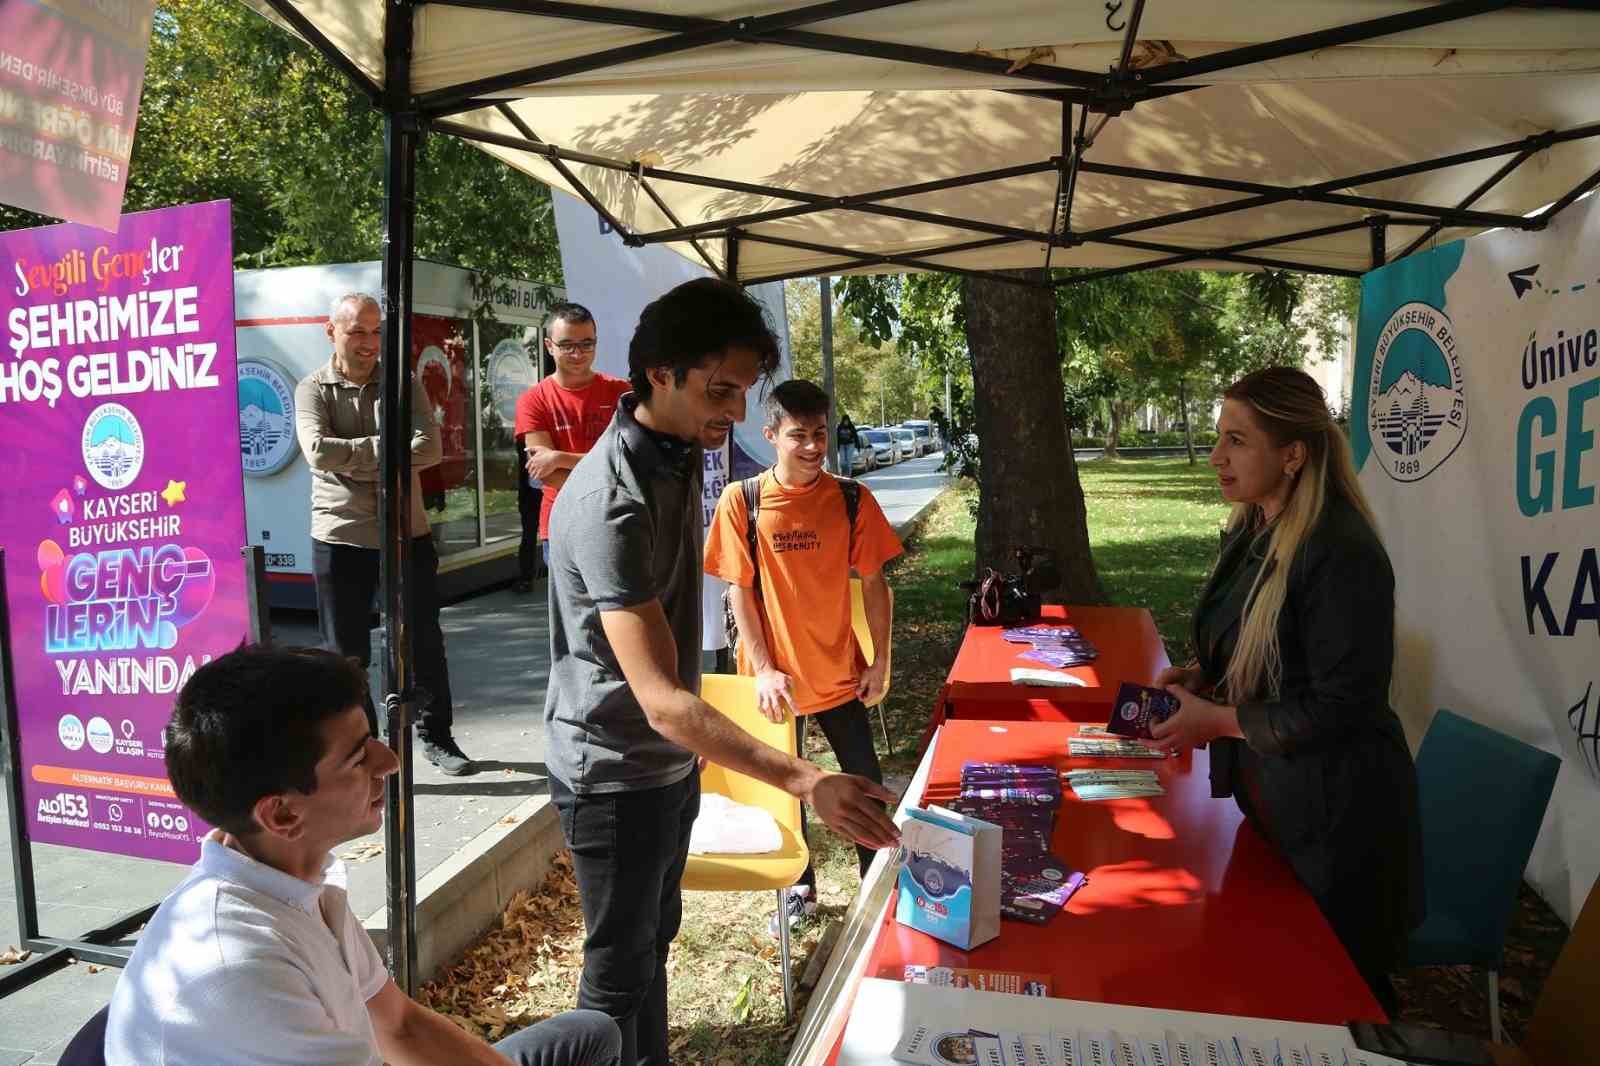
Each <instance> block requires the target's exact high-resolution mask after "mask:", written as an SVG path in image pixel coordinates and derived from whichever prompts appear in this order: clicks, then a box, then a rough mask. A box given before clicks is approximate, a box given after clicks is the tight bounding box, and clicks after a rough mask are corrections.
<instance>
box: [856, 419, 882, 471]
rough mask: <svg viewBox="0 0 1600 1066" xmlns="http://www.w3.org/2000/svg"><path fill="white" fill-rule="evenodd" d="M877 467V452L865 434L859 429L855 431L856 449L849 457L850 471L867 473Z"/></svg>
mask: <svg viewBox="0 0 1600 1066" xmlns="http://www.w3.org/2000/svg"><path fill="white" fill-rule="evenodd" d="M876 469H878V453H877V450H876V449H875V448H873V446H872V442H871V441H869V440H867V435H866V434H865V433H862V432H861V431H860V430H857V431H856V451H855V455H853V456H852V457H851V459H850V473H852V474H869V473H871V472H872V471H874V470H876Z"/></svg>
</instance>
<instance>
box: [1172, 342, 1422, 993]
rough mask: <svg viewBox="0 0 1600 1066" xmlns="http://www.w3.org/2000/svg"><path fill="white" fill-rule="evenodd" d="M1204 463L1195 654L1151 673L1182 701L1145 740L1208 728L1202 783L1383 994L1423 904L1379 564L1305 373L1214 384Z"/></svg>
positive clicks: (1345, 464) (1373, 533)
mask: <svg viewBox="0 0 1600 1066" xmlns="http://www.w3.org/2000/svg"><path fill="white" fill-rule="evenodd" d="M1211 465H1212V466H1213V467H1214V468H1215V469H1216V471H1217V480H1218V482H1219V483H1220V485H1221V488H1222V496H1223V498H1224V499H1225V500H1227V501H1228V502H1229V503H1231V504H1233V513H1232V515H1231V517H1230V518H1229V520H1228V525H1227V529H1226V531H1225V532H1224V534H1223V538H1222V549H1221V552H1220V554H1219V555H1218V558H1217V565H1216V569H1215V570H1214V571H1213V572H1212V575H1211V580H1210V582H1208V583H1207V585H1206V588H1205V591H1204V593H1202V595H1201V597H1200V603H1199V605H1198V607H1197V608H1196V611H1195V618H1194V646H1195V649H1196V653H1197V654H1196V659H1195V661H1194V662H1193V663H1192V664H1191V665H1189V666H1182V667H1172V668H1170V669H1167V670H1165V671H1163V672H1162V673H1161V675H1160V676H1159V677H1158V678H1157V679H1156V683H1157V684H1159V685H1164V686H1166V688H1167V690H1168V691H1169V692H1171V693H1172V694H1173V695H1175V696H1177V697H1178V698H1179V700H1180V701H1181V706H1180V709H1179V710H1178V712H1177V713H1176V714H1174V715H1173V716H1172V717H1171V718H1169V719H1168V720H1167V721H1166V722H1164V723H1162V724H1160V725H1159V726H1157V727H1156V729H1155V730H1154V732H1155V734H1156V739H1157V741H1158V742H1159V743H1160V744H1161V745H1162V746H1163V747H1165V748H1167V749H1168V750H1172V751H1185V750H1187V749H1189V748H1194V747H1199V746H1201V745H1206V744H1209V745H1210V748H1211V785H1212V788H1211V791H1212V795H1214V796H1218V797H1223V796H1229V795H1231V796H1233V797H1234V799H1235V800H1236V802H1237V803H1238V804H1239V808H1240V809H1241V810H1242V811H1243V812H1244V814H1245V817H1246V818H1247V819H1248V820H1249V821H1250V823H1251V824H1252V825H1254V826H1255V827H1256V828H1257V829H1258V830H1260V831H1261V833H1262V834H1263V835H1264V836H1265V837H1266V838H1267V839H1268V840H1269V841H1271V842H1272V843H1273V844H1274V845H1275V846H1276V847H1277V848H1278V849H1279V851H1281V852H1282V853H1283V855H1284V857H1285V858H1286V859H1287V860H1288V861H1289V863H1290V865H1291V866H1292V867H1293V868H1294V871H1295V874H1296V875H1297V876H1298V877H1299V879H1300V881H1301V883H1302V884H1304V885H1305V886H1306V888H1307V889H1308V890H1309V891H1310V892H1311V894H1312V896H1313V897H1315V899H1316V901H1317V904H1318V906H1319V907H1321V909H1322V913H1323V914H1324V915H1325V916H1326V917H1327V919H1328V922H1329V924H1330V925H1332V927H1333V930H1334V932H1335V933H1336V934H1337V935H1338V937H1339V939H1340V941H1341V942H1343V944H1344V946H1345V948H1346V950H1347V951H1349V953H1350V957H1351V959H1352V960H1353V961H1354V962H1355V964H1356V967H1357V969H1359V970H1360V971H1361V974H1362V976H1363V977H1364V978H1365V979H1366V981H1367V983H1368V984H1369V985H1370V986H1372V989H1373V992H1374V993H1375V994H1376V995H1377V997H1378V999H1379V1000H1380V1002H1382V1003H1383V1005H1384V1007H1385V1008H1386V1009H1389V1010H1392V1009H1393V1007H1394V1005H1395V1000H1394V992H1393V989H1392V987H1391V986H1390V984H1389V980H1388V976H1387V975H1388V972H1389V971H1390V970H1391V969H1392V968H1393V967H1394V965H1395V964H1396V963H1397V962H1398V961H1399V959H1400V958H1401V953H1402V951H1403V949H1404V946H1405V939H1406V934H1407V932H1408V931H1409V930H1410V929H1411V928H1412V927H1413V926H1415V925H1416V924H1417V922H1419V921H1420V920H1421V918H1422V907H1423V896H1422V861H1421V860H1422V852H1421V837H1420V832H1419V828H1418V817H1417V783H1416V768H1415V766H1414V765H1413V763H1412V761H1411V752H1410V749H1409V748H1408V747H1407V746H1406V740H1405V735H1404V733H1403V732H1402V731H1401V728H1400V721H1399V719H1398V718H1397V717H1396V716H1395V713H1394V711H1393V710H1392V709H1391V708H1390V706H1389V678H1390V672H1391V669H1392V664H1393V660H1394V571H1393V570H1392V569H1391V568H1390V565H1389V557H1388V555H1387V553H1385V551H1384V549H1383V543H1382V541H1381V540H1379V538H1378V533H1377V530H1376V528H1375V526H1374V523H1373V519H1372V512H1371V511H1370V510H1369V509H1368V507H1367V503H1366V500H1365V499H1364V498H1363V497H1362V494H1361V488H1360V486H1359V485H1358V484H1357V483H1356V476H1355V468H1354V466H1353V464H1352V463H1351V460H1350V449H1349V445H1348V444H1347V443H1346V441H1345V439H1344V434H1343V433H1342V431H1341V430H1340V428H1339V427H1338V425H1337V424H1336V423H1335V422H1334V421H1333V419H1332V417H1331V416H1330V415H1329V413H1328V407H1327V403H1326V401H1325V400H1324V398H1323V395H1322V390H1321V389H1320V388H1319V387H1318V386H1317V384H1316V382H1315V381H1313V380H1312V379H1311V377H1310V376H1309V375H1307V374H1305V373H1303V372H1302V371H1299V370H1288V369H1283V368H1274V369H1269V370H1261V371H1258V372H1256V373H1254V374H1251V375H1249V376H1248V377H1245V378H1242V379H1240V380H1239V381H1238V382H1236V383H1235V384H1234V385H1233V386H1232V387H1231V388H1229V389H1228V390H1227V391H1226V392H1225V393H1224V399H1223V402H1222V414H1221V416H1220V417H1219V418H1218V420H1217V446H1216V449H1215V450H1214V451H1213V452H1212V453H1211Z"/></svg>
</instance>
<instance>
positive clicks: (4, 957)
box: [0, 945, 33, 966]
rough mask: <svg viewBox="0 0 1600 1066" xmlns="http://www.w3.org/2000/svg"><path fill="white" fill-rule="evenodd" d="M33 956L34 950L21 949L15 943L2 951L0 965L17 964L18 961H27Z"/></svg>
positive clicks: (0, 952)
mask: <svg viewBox="0 0 1600 1066" xmlns="http://www.w3.org/2000/svg"><path fill="white" fill-rule="evenodd" d="M31 958H33V952H31V951H28V950H27V949H25V948H24V949H20V950H19V949H18V948H17V947H15V946H14V945H13V946H8V947H7V948H6V949H5V950H4V951H0V966H15V965H16V964H17V963H19V962H27V961H28V960H29V959H31Z"/></svg>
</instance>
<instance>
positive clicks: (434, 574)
mask: <svg viewBox="0 0 1600 1066" xmlns="http://www.w3.org/2000/svg"><path fill="white" fill-rule="evenodd" d="M311 569H312V575H313V577H314V578H315V579H316V584H317V623H318V625H319V626H320V627H321V629H322V646H323V647H324V648H327V649H328V650H329V651H336V652H338V653H340V654H341V655H347V656H349V657H350V658H352V659H358V660H360V662H361V665H362V666H370V665H372V597H373V595H374V594H375V593H376V592H377V591H378V577H379V570H378V551H377V549H376V548H357V547H353V546H351V545H349V544H327V543H324V542H323V541H320V540H313V541H312V542H311ZM406 600H407V604H408V605H409V607H410V614H411V618H410V622H411V641H412V656H413V658H414V661H415V662H416V671H417V673H416V682H417V685H418V686H419V687H421V688H424V689H427V690H428V695H429V696H430V697H431V698H430V699H429V700H428V701H427V704H426V706H424V708H423V710H422V713H421V715H420V718H419V721H418V723H417V732H418V734H419V735H421V736H422V737H423V738H425V739H443V738H445V737H448V736H449V735H450V723H451V721H452V719H453V718H454V708H453V706H452V704H451V701H450V666H449V664H448V663H447V662H446V661H445V651H444V631H443V630H442V629H440V628H439V606H440V605H439V553H438V552H437V551H435V550H434V547H433V538H432V537H414V538H412V541H411V574H410V580H408V581H407V582H406ZM367 718H368V721H369V724H371V726H372V731H373V732H374V733H376V732H378V721H377V716H376V714H375V713H374V712H373V708H372V706H371V702H370V699H369V702H368V706H367Z"/></svg>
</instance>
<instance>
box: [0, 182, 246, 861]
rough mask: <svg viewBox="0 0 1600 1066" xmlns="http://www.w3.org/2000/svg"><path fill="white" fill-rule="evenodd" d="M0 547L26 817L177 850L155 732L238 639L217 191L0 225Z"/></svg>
mask: <svg viewBox="0 0 1600 1066" xmlns="http://www.w3.org/2000/svg"><path fill="white" fill-rule="evenodd" d="M0 271H3V272H4V280H3V281H0V319H3V320H4V322H5V329H6V345H7V348H8V349H9V350H8V351H5V352H0V440H3V441H5V442H6V446H5V447H4V448H0V545H3V546H4V547H5V554H6V596H7V604H6V606H7V612H8V615H9V618H10V634H9V638H8V639H9V641H10V648H11V662H12V666H13V670H14V676H13V678H12V682H13V685H14V689H15V693H14V694H15V699H16V705H17V716H18V720H19V730H18V732H19V736H20V741H21V746H22V760H21V767H20V769H19V772H20V773H21V774H22V777H23V798H24V801H25V804H26V810H25V811H24V812H23V813H24V814H25V816H26V818H27V820H28V831H29V833H30V835H31V836H32V838H33V839H34V840H35V841H40V842H44V843H51V844H68V845H71V846H73V847H79V848H88V849H90V850H94V851H108V852H116V853H119V854H124V855H137V856H142V857H146V858H155V859H166V860H169V861H172V862H184V863H187V862H192V861H194V859H195V857H196V855H197V854H198V851H199V845H198V840H199V838H200V837H201V836H203V835H204V834H205V833H206V831H207V830H208V828H209V827H208V826H206V825H205V824H203V823H202V822H201V821H200V819H199V818H197V817H196V816H195V815H194V814H193V813H192V812H191V811H189V810H187V809H186V808H185V807H184V806H183V805H182V804H181V803H179V802H178V801H177V799H176V798H175V797H174V796H173V793H172V787H171V785H170V784H169V783H168V782H167V777H166V768H165V764H164V762H163V755H164V754H165V753H164V749H163V747H162V738H161V732H162V729H163V727H164V726H165V725H166V723H167V719H168V718H169V717H170V716H171V713H172V702H173V699H174V696H175V694H176V692H177V690H178V689H179V688H180V687H181V686H182V684H183V682H184V681H185V680H187V679H188V677H189V675H190V674H191V673H193V672H194V670H195V669H196V668H197V667H198V666H200V665H201V664H203V663H204V662H206V661H207V660H209V659H211V658H212V657H214V656H216V655H219V654H221V653H222V652H225V651H227V650H229V649H231V648H233V647H236V646H237V645H238V644H239V642H240V641H241V640H242V639H244V638H245V637H246V636H248V634H249V609H248V604H247V599H246V586H245V569H244V565H243V562H242V560H241V558H240V554H239V551H240V547H241V545H243V544H244V543H245V542H246V541H245V528H244V486H243V475H242V473H241V470H240V466H239V462H238V458H237V457H238V451H237V448H238V444H237V442H238V440H239V404H238V376H237V373H236V370H235V366H234V338H233V240H232V231H231V212H230V210H229V205H228V203H227V202H226V201H218V202H215V203H207V204H195V205H192V206H188V207H173V208H166V209H164V210H160V211H147V212H143V213H140V214H133V215H124V216H123V217H122V224H121V227H120V228H119V230H118V231H117V234H116V236H114V237H111V236H108V235H107V234H106V233H104V232H101V231H99V230H94V229H90V228H88V227H86V226H81V225H75V224H68V225H61V226H50V227H47V228H44V229H34V230H25V231H21V232H16V233H0Z"/></svg>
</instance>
